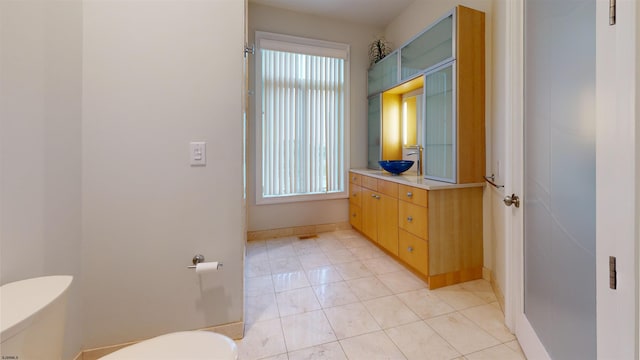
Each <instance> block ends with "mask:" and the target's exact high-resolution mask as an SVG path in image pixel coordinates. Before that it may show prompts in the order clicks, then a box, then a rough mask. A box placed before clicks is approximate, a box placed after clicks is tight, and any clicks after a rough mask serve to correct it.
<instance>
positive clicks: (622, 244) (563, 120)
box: [506, 0, 639, 359]
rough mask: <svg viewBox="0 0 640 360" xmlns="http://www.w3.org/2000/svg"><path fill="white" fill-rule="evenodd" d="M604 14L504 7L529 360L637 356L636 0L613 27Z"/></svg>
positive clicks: (522, 322)
mask: <svg viewBox="0 0 640 360" xmlns="http://www.w3.org/2000/svg"><path fill="white" fill-rule="evenodd" d="M608 4H609V2H608V1H600V0H599V1H598V2H597V3H596V1H595V0H561V1H558V0H554V1H548V0H547V1H543V0H524V1H514V2H512V3H511V4H510V6H509V8H508V10H509V15H510V16H512V20H511V21H512V24H511V27H510V28H511V29H512V30H513V33H512V34H511V36H512V37H511V40H510V41H509V42H510V44H509V46H510V47H511V55H512V62H511V69H510V83H511V86H512V89H513V91H512V96H513V99H512V100H513V101H512V111H511V114H512V118H513V120H514V121H513V124H512V140H513V144H512V148H513V151H512V159H510V161H509V162H510V163H511V164H513V165H514V166H513V167H512V169H513V173H512V174H511V178H510V179H509V178H507V184H506V185H507V189H506V190H507V192H508V193H509V194H511V193H515V194H517V195H520V197H521V199H520V200H521V207H520V208H512V209H511V215H512V217H511V219H510V225H511V231H512V235H513V243H512V244H511V254H512V259H513V263H512V264H511V265H512V266H511V267H510V271H511V272H510V274H511V281H510V282H509V284H510V287H511V290H510V295H508V296H507V312H508V313H507V321H508V322H511V324H512V325H515V326H514V327H515V330H516V335H517V336H518V340H519V341H520V343H521V345H522V347H523V349H524V351H525V353H526V354H527V356H528V357H529V358H530V359H544V358H554V359H576V358H580V359H589V358H591V359H595V358H598V359H636V358H638V334H637V330H636V328H635V324H636V321H637V319H638V309H637V303H636V299H637V294H636V285H637V281H638V278H637V276H638V274H637V258H638V255H637V248H636V245H635V241H636V239H637V238H638V229H637V225H636V223H635V219H636V218H637V214H638V212H637V211H636V204H638V201H637V195H636V194H637V191H636V188H637V187H638V184H637V181H636V179H637V176H636V168H637V165H636V162H637V160H636V159H637V156H636V152H637V150H636V149H635V146H636V130H635V121H634V118H635V100H636V95H635V94H636V88H635V74H636V70H637V69H636V67H637V65H636V64H635V58H636V57H635V40H636V34H637V33H638V31H639V30H638V29H636V28H635V26H634V24H635V19H636V18H637V15H636V5H635V2H634V1H632V0H629V1H624V0H618V9H617V13H618V19H617V24H616V25H614V26H609V24H608V18H607V15H608ZM522 39H525V40H524V44H525V45H524V46H523V45H522ZM596 40H597V41H596ZM523 54H524V56H523ZM523 63H524V66H523V65H522V64H523ZM522 69H524V71H523V70H522ZM522 89H524V91H523V90H522ZM596 149H597V150H596ZM508 160H509V159H508ZM609 256H615V257H616V258H617V266H618V269H617V270H618V276H617V289H615V290H612V289H609V271H608V267H609ZM596 299H597V302H596ZM596 334H597V336H596Z"/></svg>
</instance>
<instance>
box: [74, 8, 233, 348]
mask: <svg viewBox="0 0 640 360" xmlns="http://www.w3.org/2000/svg"><path fill="white" fill-rule="evenodd" d="M244 6H245V4H244V2H243V1H238V0H211V1H116V0H114V1H103V0H95V1H93V0H88V1H86V2H85V3H84V52H83V54H84V58H83V59H84V62H83V66H84V77H83V84H84V87H83V95H84V97H83V123H82V125H83V127H82V143H83V157H82V170H83V171H82V175H83V186H82V194H83V253H82V257H83V266H84V269H83V271H84V275H85V278H84V290H85V300H86V309H87V311H86V316H85V324H86V332H85V348H93V347H97V346H103V345H110V344H117V343H121V342H125V341H131V340H136V339H143V338H147V337H151V336H155V335H158V334H161V333H165V332H170V331H176V330H187V329H196V328H202V327H208V326H215V325H220V324H225V323H230V322H237V321H241V320H242V316H243V290H242V286H243V264H242V261H243V249H244V241H245V234H244V232H243V223H242V214H241V211H242V134H241V132H242V120H241V119H242V117H241V111H242V109H241V99H242V94H241V91H242V90H241V86H242V64H243V63H242V61H243V52H242V51H243V46H244V41H243V39H244ZM190 141H206V142H207V156H208V161H209V164H208V166H206V167H190V166H189V159H188V148H189V147H188V145H189V142H190ZM197 253H201V254H203V255H205V257H206V259H207V260H208V261H213V260H219V261H223V262H224V270H223V271H221V272H217V273H214V274H211V275H208V276H204V277H201V278H199V277H198V276H197V275H196V274H195V272H194V271H193V270H188V269H187V268H186V266H187V265H190V264H191V258H192V257H193V256H194V255H195V254H197Z"/></svg>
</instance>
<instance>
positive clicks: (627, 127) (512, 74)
mask: <svg viewBox="0 0 640 360" xmlns="http://www.w3.org/2000/svg"><path fill="white" fill-rule="evenodd" d="M608 6H609V1H608V0H596V22H597V24H596V302H597V307H596V317H597V357H598V359H637V358H639V355H640V340H639V339H638V338H639V335H640V333H639V331H638V328H639V326H640V301H639V300H638V299H639V295H638V290H639V288H640V267H639V263H640V261H639V258H640V246H639V245H638V239H640V236H639V234H640V227H639V224H638V222H639V221H636V219H639V216H640V184H639V182H638V180H640V161H639V160H640V141H638V140H637V139H640V126H636V124H635V119H636V115H637V114H640V109H639V107H640V79H638V76H639V75H640V65H638V64H637V61H636V59H640V44H639V42H640V27H637V26H636V23H637V20H640V6H637V5H636V3H635V0H618V1H617V7H618V9H617V24H616V25H615V26H613V27H611V26H609V24H608V21H607V20H608V13H609V8H608ZM506 17H507V19H506V21H507V34H506V41H507V44H506V49H507V50H506V55H507V59H506V66H507V79H506V82H507V89H509V90H510V91H507V98H506V99H505V102H506V104H507V105H506V107H507V111H506V113H507V116H508V117H509V118H508V119H510V120H511V121H507V124H506V134H509V135H510V138H509V139H507V141H506V144H505V146H506V148H507V149H506V150H507V151H506V159H505V160H506V165H507V169H511V171H506V173H505V194H511V193H515V194H518V195H522V194H523V189H524V182H523V170H524V162H523V145H524V144H523V126H524V124H523V117H524V97H523V95H524V94H523V92H524V41H523V39H524V0H511V1H507V3H506ZM611 114H614V115H613V116H612V115H611ZM612 118H613V119H615V122H614V121H612ZM612 124H614V125H615V126H612ZM611 174H614V176H612V175H611ZM629 200H631V201H629ZM507 213H508V214H509V215H508V216H507V218H506V233H507V241H506V248H505V250H506V254H508V258H507V264H506V268H507V274H506V283H507V289H506V290H507V291H505V322H506V324H507V326H508V327H509V328H510V329H511V330H512V331H514V332H515V334H516V336H517V338H518V340H519V342H520V345H521V346H522V348H523V350H524V352H525V354H526V355H527V356H528V357H529V358H532V359H548V358H549V355H548V353H547V352H546V350H545V348H544V346H543V345H542V343H541V342H540V340H539V339H538V338H537V336H536V334H535V332H534V331H533V328H532V327H531V325H530V324H529V322H528V321H527V319H526V317H525V316H524V314H523V310H524V306H523V305H524V304H523V290H524V288H523V285H524V281H523V280H524V270H523V269H524V268H523V266H524V256H523V248H524V243H523V240H524V239H523V211H522V209H516V208H511V209H510V211H508V212H507ZM610 255H612V256H616V257H617V262H618V268H617V270H618V289H617V290H610V289H609V278H608V268H609V256H610Z"/></svg>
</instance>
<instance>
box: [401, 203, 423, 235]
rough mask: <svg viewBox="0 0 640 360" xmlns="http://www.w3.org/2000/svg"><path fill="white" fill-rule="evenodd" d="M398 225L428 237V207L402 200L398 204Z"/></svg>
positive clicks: (415, 233)
mask: <svg viewBox="0 0 640 360" xmlns="http://www.w3.org/2000/svg"><path fill="white" fill-rule="evenodd" d="M398 225H399V226H400V228H401V229H404V230H407V231H408V232H410V233H412V234H414V235H415V236H419V237H421V238H422V239H425V240H426V239H427V227H428V226H427V208H424V207H422V206H417V205H413V204H410V203H407V202H404V201H400V204H399V205H398Z"/></svg>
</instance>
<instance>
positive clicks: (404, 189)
mask: <svg viewBox="0 0 640 360" xmlns="http://www.w3.org/2000/svg"><path fill="white" fill-rule="evenodd" d="M398 200H402V201H405V202H408V203H411V204H415V205H418V206H424V207H427V190H425V189H420V188H416V187H413V186H407V185H401V184H399V185H398Z"/></svg>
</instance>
